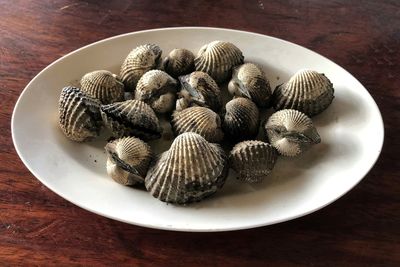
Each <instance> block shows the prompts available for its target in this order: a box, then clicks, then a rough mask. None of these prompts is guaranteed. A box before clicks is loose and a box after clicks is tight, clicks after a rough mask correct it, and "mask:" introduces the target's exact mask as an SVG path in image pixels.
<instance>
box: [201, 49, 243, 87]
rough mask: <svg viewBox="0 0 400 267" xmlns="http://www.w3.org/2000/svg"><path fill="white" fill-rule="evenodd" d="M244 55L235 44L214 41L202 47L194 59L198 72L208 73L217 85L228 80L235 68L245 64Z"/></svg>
mask: <svg viewBox="0 0 400 267" xmlns="http://www.w3.org/2000/svg"><path fill="white" fill-rule="evenodd" d="M243 59H244V57H243V54H242V51H240V49H239V48H237V47H236V46H235V45H234V44H232V43H229V42H224V41H213V42H211V43H209V44H206V45H204V46H202V47H201V48H200V50H199V52H198V53H197V57H196V58H195V59H194V64H195V66H196V70H198V71H204V72H206V73H208V74H209V75H210V76H211V77H212V78H213V79H214V80H215V81H216V82H217V83H222V82H224V81H226V80H228V79H229V78H230V76H231V73H232V68H233V67H234V66H237V65H240V64H243Z"/></svg>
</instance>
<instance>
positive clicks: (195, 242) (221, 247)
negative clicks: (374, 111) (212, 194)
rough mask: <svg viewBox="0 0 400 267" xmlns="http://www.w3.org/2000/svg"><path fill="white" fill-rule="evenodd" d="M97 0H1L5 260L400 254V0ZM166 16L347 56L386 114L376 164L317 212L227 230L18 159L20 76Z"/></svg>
mask: <svg viewBox="0 0 400 267" xmlns="http://www.w3.org/2000/svg"><path fill="white" fill-rule="evenodd" d="M98 2H100V1H93V0H87V1H72V0H70V1H64V0H54V1H49V0H48V1H22V0H14V1H4V0H0V107H1V109H0V153H1V160H0V265H1V266H3V265H6V266H8V265H10V266H14V265H21V266H36V265H38V266H39V265H40V266H47V265H54V266H74V265H90V266H91V265H104V266H106V265H114V266H122V265H128V266H136V265H138V266H297V265H309V266H400V181H399V178H400V175H399V169H400V168H399V157H398V155H399V153H400V152H399V151H400V146H399V140H400V139H399V138H398V134H399V127H398V124H399V123H400V116H399V109H400V79H399V78H398V77H399V75H400V64H399V59H400V49H399V46H400V13H399V11H400V3H399V2H398V1H395V0H394V1H389V0H386V1H372V0H371V1H344V0H343V1H315V0H314V1H311V0H310V1H266V0H258V1H257V0H254V1H253V0H245V1H239V0H235V1H124V0H121V1H104V2H101V3H98ZM167 26H213V27H225V28H234V29H240V30H248V31H253V32H258V33H262V34H267V35H271V36H275V37H278V38H282V39H286V40H288V41H292V42H295V43H297V44H300V45H303V46H305V47H308V48H310V49H312V50H314V51H316V52H318V53H320V54H322V55H324V56H326V57H328V58H330V59H332V60H333V61H335V62H336V63H338V64H339V65H341V66H343V67H344V68H346V69H347V70H348V71H350V72H351V73H352V74H353V75H354V76H355V77H356V78H357V79H359V80H360V81H361V83H362V84H363V85H364V86H365V87H366V88H367V89H368V91H369V92H370V94H371V95H372V96H373V97H374V99H375V101H376V102H377V104H378V106H379V108H380V110H381V112H382V115H383V119H384V122H385V132H386V138H385V144H384V147H383V151H382V154H381V156H380V158H379V160H378V162H377V163H376V165H375V167H374V168H373V169H372V170H371V171H370V173H369V174H368V175H367V176H366V177H365V179H364V180H363V181H362V182H361V183H360V184H359V185H358V186H357V187H356V188H354V189H353V190H352V191H351V192H350V193H348V194H346V195H345V196H344V197H342V198H341V199H339V200H338V201H336V202H335V203H334V204H331V205H330V206H328V207H326V208H324V209H322V210H320V211H318V212H316V213H314V214H311V215H308V216H306V217H303V218H300V219H296V220H294V221H290V222H286V223H281V224H278V225H273V226H268V227H262V228H257V229H252V230H245V231H235V232H223V233H179V232H168V231H160V230H153V229H146V228H142V227H137V226H133V225H128V224H124V223H120V222H117V221H114V220H110V219H107V218H104V217H101V216H98V215H95V214H93V213H90V212H88V211H86V210H83V209H81V208H78V207H76V206H74V205H73V204H71V203H69V202H67V201H65V200H64V199H62V198H61V197H59V196H57V195H56V194H54V193H53V192H51V191H50V190H48V189H47V188H46V187H45V186H43V185H42V184H41V183H40V182H39V181H38V180H37V179H35V177H34V176H33V175H32V174H31V173H30V172H29V171H28V170H27V169H26V167H25V166H24V165H23V164H22V162H21V161H20V159H19V158H18V156H17V154H16V152H15V150H14V147H13V144H12V140H11V130H10V120H11V114H12V110H13V107H14V104H15V102H16V100H17V98H18V96H19V94H20V93H21V91H22V90H23V88H24V87H25V85H26V84H27V83H28V82H29V81H30V80H31V79H32V78H33V77H34V76H35V75H36V74H37V73H38V72H39V71H40V70H41V69H43V68H44V67H45V66H47V65H48V64H49V63H51V62H52V61H54V60H56V59H57V58H59V57H61V56H63V55H65V54H66V53H68V52H70V51H73V50H75V49H77V48H79V47H81V46H83V45H86V44H89V43H92V42H94V41H98V40H101V39H103V38H106V37H110V36H113V35H117V34H121V33H126V32H131V31H138V30H143V29H150V28H160V27H167ZM371 142H373V140H371Z"/></svg>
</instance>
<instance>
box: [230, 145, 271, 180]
mask: <svg viewBox="0 0 400 267" xmlns="http://www.w3.org/2000/svg"><path fill="white" fill-rule="evenodd" d="M277 158H278V152H277V151H276V149H275V148H274V147H273V146H271V145H270V144H268V143H264V142H262V141H255V140H254V141H243V142H240V143H238V144H236V145H235V146H234V147H233V149H232V150H231V152H230V154H229V164H230V167H231V168H232V169H234V170H235V171H236V172H237V174H238V179H239V180H242V181H245V182H248V183H258V182H261V181H263V180H264V178H265V177H266V176H267V175H268V174H269V173H270V172H271V171H272V169H273V168H274V166H275V162H276V160H277Z"/></svg>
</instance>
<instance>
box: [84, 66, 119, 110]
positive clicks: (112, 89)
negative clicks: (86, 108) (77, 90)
mask: <svg viewBox="0 0 400 267" xmlns="http://www.w3.org/2000/svg"><path fill="white" fill-rule="evenodd" d="M81 90H82V91H84V92H85V93H87V94H88V95H90V96H91V97H94V98H97V99H98V100H100V102H101V103H102V104H110V103H113V102H118V101H122V100H124V84H123V83H122V82H121V81H120V80H119V79H118V78H117V77H116V75H114V74H112V73H111V72H109V71H107V70H96V71H92V72H89V73H87V74H85V75H84V76H83V77H82V79H81Z"/></svg>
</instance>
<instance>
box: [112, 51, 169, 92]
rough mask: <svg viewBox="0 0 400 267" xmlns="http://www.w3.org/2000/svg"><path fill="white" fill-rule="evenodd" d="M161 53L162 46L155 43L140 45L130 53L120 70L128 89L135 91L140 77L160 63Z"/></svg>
mask: <svg viewBox="0 0 400 267" xmlns="http://www.w3.org/2000/svg"><path fill="white" fill-rule="evenodd" d="M161 54H162V50H161V48H160V47H159V46H157V45H154V44H145V45H141V46H138V47H136V48H135V49H133V50H132V51H131V52H130V53H129V54H128V56H127V57H126V58H125V61H124V62H123V63H122V66H121V71H120V77H121V79H122V82H123V83H124V85H125V90H126V91H134V90H135V88H136V84H137V82H138V81H139V79H140V77H142V75H143V74H145V73H146V72H147V71H149V70H151V69H155V68H157V67H158V66H159V65H160V62H161Z"/></svg>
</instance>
